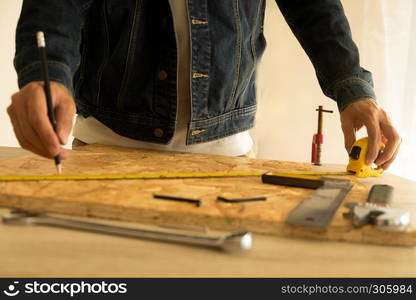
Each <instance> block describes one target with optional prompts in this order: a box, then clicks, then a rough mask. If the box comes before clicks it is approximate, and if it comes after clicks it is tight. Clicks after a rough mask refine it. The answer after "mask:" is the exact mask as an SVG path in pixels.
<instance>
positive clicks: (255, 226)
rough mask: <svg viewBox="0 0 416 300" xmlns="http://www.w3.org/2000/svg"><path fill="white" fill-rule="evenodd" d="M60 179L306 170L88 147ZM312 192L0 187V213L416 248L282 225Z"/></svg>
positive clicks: (408, 237)
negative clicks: (156, 196) (23, 212)
mask: <svg viewBox="0 0 416 300" xmlns="http://www.w3.org/2000/svg"><path fill="white" fill-rule="evenodd" d="M63 164H64V173H65V174H68V175H70V174H154V173H192V172H247V171H250V172H251V171H255V172H257V171H262V172H263V171H264V172H266V171H295V170H298V171H299V170H309V168H310V166H309V164H306V163H305V164H302V163H293V162H280V161H271V160H261V159H250V158H243V157H225V156H217V155H202V154H191V153H178V152H171V153H169V152H157V151H146V150H132V149H126V148H117V147H105V146H99V145H91V146H85V147H80V148H78V149H77V150H72V151H71V155H70V158H69V159H68V160H66V161H64V163H63ZM53 173H54V165H53V163H52V161H51V160H47V159H43V158H40V157H38V156H35V155H28V156H24V157H21V158H14V159H8V160H3V161H1V164H0V174H1V175H45V174H53ZM353 180H354V183H355V185H354V188H353V190H352V192H351V193H350V194H349V196H348V198H347V199H346V201H356V202H364V201H365V200H366V198H367V194H368V187H367V186H365V185H364V184H362V183H360V182H359V181H357V180H355V179H353ZM155 193H158V194H166V195H174V196H180V197H189V198H197V199H200V200H201V201H202V205H201V206H200V207H196V206H195V205H193V204H190V203H179V202H173V201H166V200H158V199H154V198H153V194H155ZM309 193H311V191H310V190H307V189H301V188H290V187H283V186H275V185H269V184H263V183H262V182H261V179H260V178H259V177H246V178H205V179H169V180H168V179H163V180H116V181H111V180H105V181H104V180H103V181H81V182H80V181H60V182H56V181H49V182H47V181H44V182H0V206H3V207H10V208H19V209H25V210H29V211H35V212H53V213H60V214H68V215H75V216H86V217H98V218H106V219H115V220H123V221H133V222H140V223H158V224H180V225H191V226H202V227H208V228H212V229H220V230H248V231H252V232H259V233H269V234H276V235H280V236H288V237H304V238H314V239H323V240H342V241H351V242H366V243H377V244H386V245H406V246H413V245H416V234H415V232H414V230H412V229H409V230H408V231H406V232H402V233H389V232H384V231H379V230H376V229H374V228H371V227H370V226H368V227H366V228H364V229H354V228H353V227H352V226H351V224H350V222H349V221H348V220H345V219H344V218H343V216H342V213H343V212H345V209H344V208H341V209H339V210H338V212H337V214H336V216H335V218H334V220H333V222H332V223H331V226H330V227H329V228H328V229H326V230H322V229H314V228H305V227H300V226H293V225H288V224H285V222H284V220H285V219H286V218H287V215H288V214H289V213H290V211H291V210H293V209H294V208H295V207H296V206H297V205H298V204H299V203H300V202H301V201H302V200H303V199H305V198H306V197H307V196H308V195H309ZM218 196H229V197H258V196H265V197H267V201H263V202H251V203H224V202H220V201H217V200H216V199H217V197H218Z"/></svg>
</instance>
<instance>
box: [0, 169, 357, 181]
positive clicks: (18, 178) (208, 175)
mask: <svg viewBox="0 0 416 300" xmlns="http://www.w3.org/2000/svg"><path fill="white" fill-rule="evenodd" d="M264 173H266V172H228V173H225V172H217V173H176V174H175V173H173V174H172V173H170V174H106V175H100V174H97V175H22V176H19V175H3V176H0V181H65V180H129V179H186V178H215V177H250V176H251V177H253V176H261V175H263V174H264ZM267 173H269V174H273V175H277V176H295V177H296V176H302V175H310V176H325V175H352V173H350V172H314V171H295V172H267Z"/></svg>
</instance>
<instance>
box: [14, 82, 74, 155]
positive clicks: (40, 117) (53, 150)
mask: <svg viewBox="0 0 416 300" xmlns="http://www.w3.org/2000/svg"><path fill="white" fill-rule="evenodd" d="M51 93H52V103H53V108H54V112H55V117H56V126H57V130H56V133H55V131H54V130H53V127H52V124H51V122H50V121H49V118H48V110H47V105H46V96H45V91H44V89H43V82H40V81H34V82H31V83H28V84H27V85H25V86H24V87H23V88H22V89H21V90H20V91H18V92H17V93H15V94H13V95H12V103H11V105H10V106H9V107H8V108H7V113H8V114H9V117H10V120H11V122H12V124H13V129H14V133H15V135H16V138H17V140H18V141H19V144H20V146H21V147H22V148H24V149H26V150H29V151H32V152H34V153H36V154H38V155H41V156H44V157H47V158H53V157H55V156H56V155H58V154H60V155H61V158H62V159H65V158H66V157H67V156H68V153H67V151H65V149H63V148H62V147H61V145H65V144H66V143H67V140H68V136H69V134H70V132H71V129H72V124H73V119H74V116H75V113H76V107H75V102H74V100H73V98H72V97H71V95H70V94H69V92H68V90H67V89H66V88H65V87H64V86H63V85H61V84H59V83H57V82H51Z"/></svg>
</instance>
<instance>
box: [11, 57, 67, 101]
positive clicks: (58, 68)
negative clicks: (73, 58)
mask: <svg viewBox="0 0 416 300" xmlns="http://www.w3.org/2000/svg"><path fill="white" fill-rule="evenodd" d="M48 72H49V79H50V80H51V81H55V82H58V83H60V84H62V85H64V86H65V87H66V88H67V90H68V91H69V93H70V94H71V96H74V88H73V82H72V72H71V69H70V68H69V67H68V66H67V65H65V64H63V63H61V62H57V61H48ZM17 77H18V84H19V88H22V87H24V86H25V85H26V84H28V83H30V82H32V81H43V77H42V73H41V63H40V61H37V62H34V63H32V64H30V65H27V66H26V67H24V68H23V69H21V70H20V71H19V72H18V73H17Z"/></svg>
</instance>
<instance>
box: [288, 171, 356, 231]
mask: <svg viewBox="0 0 416 300" xmlns="http://www.w3.org/2000/svg"><path fill="white" fill-rule="evenodd" d="M352 187H353V184H352V183H351V181H350V180H346V179H333V178H325V179H324V183H323V185H322V186H321V187H319V188H317V189H316V190H315V191H314V192H313V193H312V194H311V195H310V196H309V197H308V198H307V199H305V200H303V201H302V202H301V203H300V204H299V206H297V207H296V208H295V209H294V210H293V211H292V212H291V213H290V214H289V216H288V218H287V219H286V222H287V223H289V224H293V225H303V226H312V227H320V228H326V227H327V226H328V225H329V223H330V222H331V221H332V219H333V217H334V215H335V213H336V211H337V209H338V207H339V206H340V205H341V204H342V202H343V200H344V199H345V197H346V196H347V195H348V193H349V192H350V190H351V189H352Z"/></svg>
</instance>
